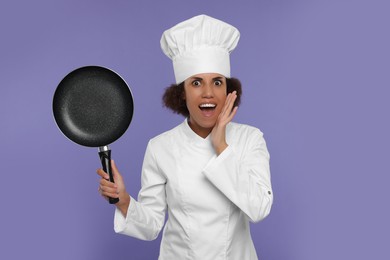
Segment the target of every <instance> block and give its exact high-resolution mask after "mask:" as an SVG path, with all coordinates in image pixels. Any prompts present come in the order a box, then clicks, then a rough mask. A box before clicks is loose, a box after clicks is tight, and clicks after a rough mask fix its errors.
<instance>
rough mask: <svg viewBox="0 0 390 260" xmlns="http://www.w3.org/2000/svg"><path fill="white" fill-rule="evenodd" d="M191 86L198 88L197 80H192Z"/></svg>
mask: <svg viewBox="0 0 390 260" xmlns="http://www.w3.org/2000/svg"><path fill="white" fill-rule="evenodd" d="M192 86H196V87H197V86H200V81H199V80H194V81H192Z"/></svg>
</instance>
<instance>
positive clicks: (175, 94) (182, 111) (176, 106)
mask: <svg viewBox="0 0 390 260" xmlns="http://www.w3.org/2000/svg"><path fill="white" fill-rule="evenodd" d="M226 89H227V93H231V92H233V91H236V92H237V98H236V101H235V102H234V106H239V105H240V104H241V96H242V89H241V82H240V81H239V80H238V79H236V78H226ZM162 100H163V105H164V106H165V107H167V108H169V109H170V110H172V111H173V112H174V113H176V114H179V115H183V116H184V117H188V116H189V115H190V112H189V111H188V109H187V105H186V101H185V99H184V82H182V83H180V84H178V85H177V84H172V85H170V86H169V87H167V88H166V89H165V92H164V95H163V97H162Z"/></svg>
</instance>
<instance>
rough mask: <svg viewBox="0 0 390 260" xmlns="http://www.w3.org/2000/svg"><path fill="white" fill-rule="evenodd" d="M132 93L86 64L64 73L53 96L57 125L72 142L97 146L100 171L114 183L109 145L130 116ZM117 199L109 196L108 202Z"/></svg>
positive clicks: (113, 76) (113, 75)
mask: <svg viewBox="0 0 390 260" xmlns="http://www.w3.org/2000/svg"><path fill="white" fill-rule="evenodd" d="M133 110H134V102H133V96H132V93H131V91H130V88H129V87H128V85H127V83H126V82H125V80H124V79H123V78H122V77H121V76H119V75H118V74H117V73H116V72H114V71H112V70H110V69H108V68H105V67H100V66H85V67H81V68H78V69H75V70H73V71H72V72H70V73H69V74H68V75H66V76H65V77H64V78H63V79H62V81H61V82H60V83H59V85H58V86H57V88H56V90H55V93H54V97H53V114H54V119H55V121H56V123H57V126H58V128H59V129H60V130H61V132H62V133H63V134H64V135H65V136H66V137H68V138H69V139H70V140H71V141H73V142H75V143H77V144H79V145H83V146H87V147H98V148H99V157H100V160H101V163H102V166H103V170H104V171H105V172H107V173H108V174H109V176H110V181H111V182H114V178H113V175H112V170H111V150H110V149H109V147H108V145H109V144H111V143H113V142H114V141H116V140H117V139H118V138H119V137H121V136H122V135H123V134H124V133H125V132H126V130H127V128H128V127H129V125H130V123H131V119H132V117H133ZM118 201H119V199H117V198H109V202H110V204H114V203H117V202H118Z"/></svg>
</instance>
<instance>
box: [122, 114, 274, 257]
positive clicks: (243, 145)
mask: <svg viewBox="0 0 390 260" xmlns="http://www.w3.org/2000/svg"><path fill="white" fill-rule="evenodd" d="M226 140H227V143H228V147H227V148H226V149H225V150H224V151H223V152H222V153H221V154H220V155H219V156H217V155H216V154H215V151H214V149H213V146H212V144H211V138H210V136H208V137H207V138H202V137H200V136H198V135H197V134H196V133H195V132H193V131H192V129H191V128H190V127H189V125H188V122H187V120H185V121H184V122H183V123H182V124H180V125H179V126H177V127H175V128H173V129H172V130H170V131H167V132H165V133H163V134H161V135H159V136H157V137H155V138H153V139H151V140H150V141H149V144H148V146H147V149H146V153H145V158H144V163H143V167H142V177H141V185H142V188H141V190H140V192H139V195H138V200H136V199H134V198H130V205H129V208H128V211H127V216H126V218H125V217H124V216H123V214H122V213H121V212H120V211H119V210H118V209H116V211H115V217H114V230H115V232H117V233H120V234H125V235H129V236H132V237H135V238H139V239H143V240H153V239H155V238H156V237H157V236H158V234H159V232H160V231H161V229H162V227H163V226H164V222H165V212H166V210H168V218H167V222H166V224H165V227H164V230H163V236H162V241H161V245H160V256H159V260H184V259H191V260H219V259H221V260H222V259H224V260H254V259H257V255H256V250H255V248H254V245H253V242H252V238H251V235H250V226H249V221H251V222H258V221H260V220H262V219H264V218H265V217H266V216H267V215H268V214H269V212H270V210H271V205H272V202H273V193H272V188H271V179H270V170H269V153H268V150H267V147H266V143H265V140H264V138H263V134H262V132H261V131H260V130H259V129H257V128H254V127H251V126H248V125H243V124H237V123H233V122H231V123H229V124H228V125H227V127H226Z"/></svg>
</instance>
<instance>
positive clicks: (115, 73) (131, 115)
mask: <svg viewBox="0 0 390 260" xmlns="http://www.w3.org/2000/svg"><path fill="white" fill-rule="evenodd" d="M88 68H97V69H102V70H106V71H108V72H110V73H112V74H113V75H115V76H117V77H118V78H119V79H120V80H121V81H122V82H123V83H124V85H125V86H126V87H127V90H128V91H129V94H130V99H131V101H132V104H131V107H132V109H131V113H130V114H129V115H128V117H129V123H128V124H127V125H126V127H125V128H124V129H123V131H122V133H121V134H120V135H118V136H117V137H116V138H113V139H112V141H111V142H109V143H107V144H101V145H87V144H82V143H79V142H77V141H75V140H73V139H72V138H70V137H69V136H68V135H66V134H65V133H64V131H63V130H62V129H61V127H60V126H59V124H58V122H57V119H56V115H55V97H56V93H57V90H58V89H59V87H60V85H61V83H62V82H63V81H64V80H65V79H66V78H67V77H68V76H70V75H71V74H73V73H75V72H76V71H79V70H82V69H88ZM134 103H135V100H134V96H133V92H132V90H131V88H130V86H129V84H128V83H127V82H126V80H125V79H124V78H123V77H122V76H121V75H120V74H119V73H118V72H116V71H115V70H113V69H111V68H109V67H106V66H102V65H96V64H93V65H83V66H80V67H75V68H74V69H73V70H71V71H70V72H68V73H67V74H66V75H65V76H64V77H62V79H61V80H60V81H59V83H58V85H57V87H56V88H55V90H54V93H53V97H52V120H54V123H55V125H56V127H57V129H58V130H59V131H60V132H61V134H62V135H63V136H65V137H66V138H67V139H68V140H70V141H72V142H73V143H75V144H77V145H79V146H83V147H104V146H108V145H109V144H112V143H114V142H115V141H117V140H118V139H119V138H120V137H122V136H123V135H124V134H125V133H126V132H127V130H128V128H129V127H130V124H131V122H132V119H133V116H134V109H135V108H134V107H135V106H134Z"/></svg>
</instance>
